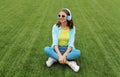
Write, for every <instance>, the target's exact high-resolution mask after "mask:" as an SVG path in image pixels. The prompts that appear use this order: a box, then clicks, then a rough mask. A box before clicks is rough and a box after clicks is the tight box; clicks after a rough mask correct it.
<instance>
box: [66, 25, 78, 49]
mask: <svg viewBox="0 0 120 77" xmlns="http://www.w3.org/2000/svg"><path fill="white" fill-rule="evenodd" d="M75 33H76V31H75V26H74V27H73V29H71V31H70V39H69V42H68V46H71V47H72V48H73V49H74V48H75V47H74V41H75Z"/></svg>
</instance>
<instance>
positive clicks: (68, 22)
mask: <svg viewBox="0 0 120 77" xmlns="http://www.w3.org/2000/svg"><path fill="white" fill-rule="evenodd" d="M61 11H63V12H65V13H66V14H67V16H68V15H70V13H69V12H68V11H67V10H66V9H62V10H61ZM73 25H74V24H73V20H72V19H71V20H70V21H68V20H67V26H68V27H69V28H70V29H73ZM57 26H58V27H60V26H61V23H60V21H58V22H57Z"/></svg>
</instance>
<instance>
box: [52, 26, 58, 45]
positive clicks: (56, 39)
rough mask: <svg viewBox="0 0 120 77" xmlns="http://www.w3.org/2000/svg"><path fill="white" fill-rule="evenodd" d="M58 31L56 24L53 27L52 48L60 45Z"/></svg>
mask: <svg viewBox="0 0 120 77" xmlns="http://www.w3.org/2000/svg"><path fill="white" fill-rule="evenodd" d="M57 33H58V31H57V26H56V24H55V25H53V27H52V47H54V46H55V45H58V34H57Z"/></svg>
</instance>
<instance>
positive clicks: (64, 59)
mask: <svg viewBox="0 0 120 77" xmlns="http://www.w3.org/2000/svg"><path fill="white" fill-rule="evenodd" d="M63 62H64V63H66V56H65V55H63Z"/></svg>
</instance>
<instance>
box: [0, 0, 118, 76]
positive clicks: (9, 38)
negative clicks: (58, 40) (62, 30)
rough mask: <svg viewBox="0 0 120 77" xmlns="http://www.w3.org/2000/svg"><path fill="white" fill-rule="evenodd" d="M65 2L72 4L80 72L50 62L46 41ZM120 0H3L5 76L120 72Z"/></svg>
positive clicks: (0, 71) (0, 41)
mask: <svg viewBox="0 0 120 77" xmlns="http://www.w3.org/2000/svg"><path fill="white" fill-rule="evenodd" d="M63 7H68V8H69V9H71V11H72V14H73V20H74V24H75V26H76V32H77V33H76V38H75V46H76V48H77V49H80V50H81V56H80V57H79V58H78V59H77V63H78V65H80V66H81V69H80V71H79V72H78V73H75V72H74V71H72V70H71V69H70V68H69V67H68V66H66V65H60V64H58V63H57V64H54V65H53V66H52V67H51V68H47V67H46V65H45V61H46V60H47V58H48V56H46V55H45V54H44V51H43V49H44V47H45V46H47V45H49V46H50V45H51V43H52V39H51V29H52V26H53V24H55V23H56V22H57V14H58V12H59V10H60V9H61V8H63ZM119 7H120V0H1V1H0V77H120V60H119V59H120V55H119V54H120V45H119V44H120V22H119V21H120V8H119Z"/></svg>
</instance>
